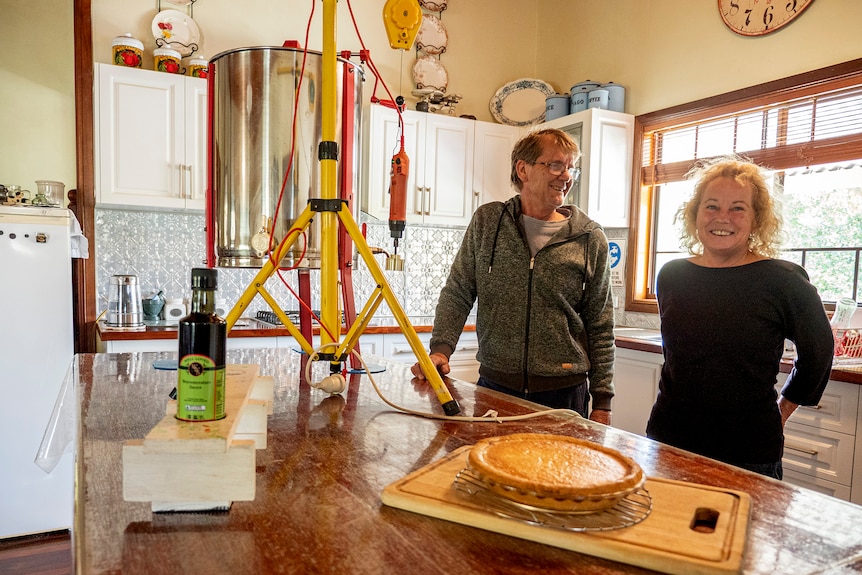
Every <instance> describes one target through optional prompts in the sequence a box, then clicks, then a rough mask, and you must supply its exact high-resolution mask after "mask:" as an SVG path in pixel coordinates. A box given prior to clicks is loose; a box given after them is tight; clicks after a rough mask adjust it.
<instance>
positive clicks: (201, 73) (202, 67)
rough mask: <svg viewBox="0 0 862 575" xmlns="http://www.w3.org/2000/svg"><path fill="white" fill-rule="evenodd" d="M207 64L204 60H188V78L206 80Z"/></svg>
mask: <svg viewBox="0 0 862 575" xmlns="http://www.w3.org/2000/svg"><path fill="white" fill-rule="evenodd" d="M208 64H209V62H208V61H207V60H206V58H192V59H191V60H189V76H192V77H193V78H206V77H207V65H208Z"/></svg>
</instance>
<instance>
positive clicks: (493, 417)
mask: <svg viewBox="0 0 862 575" xmlns="http://www.w3.org/2000/svg"><path fill="white" fill-rule="evenodd" d="M329 347H337V345H336V344H335V343H326V344H323V345H322V346H320V347H319V348H317V349H316V350H314V354H313V355H312V356H311V358H310V359H311V361H309V362H308V363H306V365H305V380H306V381H308V382H311V381H312V379H311V366H312V362H314V361H317V360H318V359H319V357H320V356H319V353H320V351H321V350H323V349H326V348H329ZM350 353H352V354H353V355H355V356H356V357H357V358H358V359H359V363H361V364H362V369H364V370H365V375H367V376H368V379H369V381H371V385H372V386H373V387H374V391H375V392H377V395H378V397H380V399H381V400H382V401H383V403H385V404H386V405H388V406H389V407H391V408H393V409H395V410H397V411H400V412H402V413H406V414H407V415H413V416H416V417H424V418H426V419H440V420H444V421H460V422H470V423H487V422H493V423H506V422H509V421H524V420H525V419H534V418H536V417H546V416H549V415H569V416H574V417H576V418H583V416H582V415H581V414H580V413H578V412H577V411H574V410H572V409H547V410H545V411H536V412H534V413H524V414H522V415H506V416H502V417H501V416H499V415H497V412H496V411H494V410H491V409H489V410H488V411H487V412H485V414H484V415H482V416H481V417H474V416H466V415H444V414H439V413H427V412H424V411H416V410H413V409H409V408H407V407H403V406H401V405H398V404H396V403H393V402H392V401H390V400H389V399H387V398H386V396H385V395H383V392H382V391H380V387H378V385H377V382H376V381H374V376H373V375H372V374H371V370H370V369H368V365H367V364H366V363H365V359H363V357H362V356H361V355H360V354H359V353H358V352H357V351H356V350H350ZM309 385H311V387H313V388H315V389H320V390H321V391H325V392H327V393H329V394H338V393H341V392H343V391H344V390H345V389H346V387H347V382H346V380H345V379H344V376H343V375H341V374H340V373H335V374H332V375H329V376H327V377H325V378H323V379H322V380H321V381H319V382H318V383H310V384H309Z"/></svg>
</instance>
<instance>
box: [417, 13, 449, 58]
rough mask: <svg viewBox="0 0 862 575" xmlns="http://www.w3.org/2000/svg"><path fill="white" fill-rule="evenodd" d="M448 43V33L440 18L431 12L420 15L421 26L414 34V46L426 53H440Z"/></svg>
mask: <svg viewBox="0 0 862 575" xmlns="http://www.w3.org/2000/svg"><path fill="white" fill-rule="evenodd" d="M448 43H449V33H448V32H446V27H445V26H443V22H441V21H440V18H438V17H437V16H433V15H431V14H423V15H422V27H421V28H419V34H417V35H416V48H418V49H419V50H422V51H423V52H425V53H426V54H442V53H443V52H445V51H446V44H448Z"/></svg>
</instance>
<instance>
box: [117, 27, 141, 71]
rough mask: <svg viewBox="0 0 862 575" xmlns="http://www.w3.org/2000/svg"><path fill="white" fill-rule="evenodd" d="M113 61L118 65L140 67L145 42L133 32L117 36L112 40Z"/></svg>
mask: <svg viewBox="0 0 862 575" xmlns="http://www.w3.org/2000/svg"><path fill="white" fill-rule="evenodd" d="M111 54H112V55H111V61H112V62H113V63H114V64H116V65H117V66H127V67H129V68H140V67H141V62H142V56H143V55H144V43H143V42H141V41H140V40H138V39H136V38H133V37H132V35H131V34H123V35H122V36H117V37H116V38H114V39H113V41H112V42H111Z"/></svg>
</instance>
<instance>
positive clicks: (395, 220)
mask: <svg viewBox="0 0 862 575" xmlns="http://www.w3.org/2000/svg"><path fill="white" fill-rule="evenodd" d="M409 174H410V158H408V157H407V152H405V151H404V143H403V141H402V143H401V150H399V152H398V153H397V154H395V155H394V156H392V171H391V172H390V175H391V180H390V182H389V235H390V237H392V238H394V242H393V243H394V245H395V250H394V252H393V253H396V254H397V253H398V240H399V239H400V238H401V237H402V236H403V235H404V227H405V226H406V225H407V177H408V176H409Z"/></svg>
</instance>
